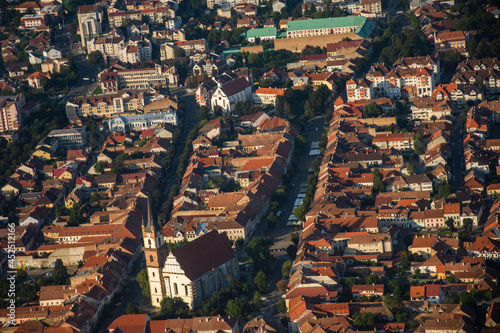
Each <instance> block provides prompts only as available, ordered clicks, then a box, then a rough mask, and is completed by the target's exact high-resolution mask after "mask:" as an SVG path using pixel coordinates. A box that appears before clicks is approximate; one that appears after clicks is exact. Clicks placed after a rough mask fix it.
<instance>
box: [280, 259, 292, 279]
mask: <svg viewBox="0 0 500 333" xmlns="http://www.w3.org/2000/svg"><path fill="white" fill-rule="evenodd" d="M291 270H292V261H291V260H287V261H285V262H284V263H283V266H281V274H282V275H283V277H284V278H287V277H289V276H290V271H291Z"/></svg>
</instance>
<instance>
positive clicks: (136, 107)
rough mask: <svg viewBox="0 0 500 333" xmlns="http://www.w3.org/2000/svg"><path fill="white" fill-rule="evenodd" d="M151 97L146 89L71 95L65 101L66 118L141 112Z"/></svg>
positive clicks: (107, 116) (110, 116) (100, 116)
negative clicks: (93, 94) (92, 94)
mask: <svg viewBox="0 0 500 333" xmlns="http://www.w3.org/2000/svg"><path fill="white" fill-rule="evenodd" d="M152 99H153V97H152V96H150V94H149V91H148V90H143V91H133V90H125V91H118V92H117V93H115V94H106V95H98V96H80V97H71V98H70V99H69V100H68V102H67V103H66V116H67V117H68V119H69V118H73V117H75V116H79V117H97V118H112V117H114V116H116V115H120V114H129V113H136V112H141V111H143V109H144V107H145V106H146V105H147V104H148V103H149V102H150V101H151V100H152Z"/></svg>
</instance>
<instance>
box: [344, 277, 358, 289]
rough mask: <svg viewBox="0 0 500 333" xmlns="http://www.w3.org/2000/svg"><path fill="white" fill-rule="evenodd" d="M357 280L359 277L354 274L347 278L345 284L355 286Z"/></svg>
mask: <svg viewBox="0 0 500 333" xmlns="http://www.w3.org/2000/svg"><path fill="white" fill-rule="evenodd" d="M357 282H358V281H357V279H356V278H355V277H352V276H350V277H348V278H347V279H345V285H346V286H348V287H352V286H354V285H355V284H356V283H357Z"/></svg>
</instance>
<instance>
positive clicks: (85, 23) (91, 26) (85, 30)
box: [78, 6, 102, 47]
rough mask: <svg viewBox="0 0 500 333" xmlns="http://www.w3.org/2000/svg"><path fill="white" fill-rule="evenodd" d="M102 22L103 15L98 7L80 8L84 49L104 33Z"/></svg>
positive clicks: (79, 14)
mask: <svg viewBox="0 0 500 333" xmlns="http://www.w3.org/2000/svg"><path fill="white" fill-rule="evenodd" d="M101 22H102V14H101V12H100V11H99V10H98V9H97V7H95V6H94V8H91V6H82V7H80V8H79V12H78V25H79V28H80V37H81V41H82V46H83V47H86V46H87V42H88V41H89V40H90V39H92V38H94V37H97V36H99V34H100V33H101V32H102V28H101Z"/></svg>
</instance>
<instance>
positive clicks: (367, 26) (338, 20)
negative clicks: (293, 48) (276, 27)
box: [286, 16, 375, 38]
mask: <svg viewBox="0 0 500 333" xmlns="http://www.w3.org/2000/svg"><path fill="white" fill-rule="evenodd" d="M374 26H375V23H374V22H373V21H372V20H370V19H367V18H366V17H363V16H347V17H330V18H321V19H314V20H295V21H289V22H288V25H287V30H286V33H287V37H288V38H294V37H311V36H320V35H331V34H342V33H349V32H354V33H357V34H358V35H360V36H361V37H363V38H368V36H369V35H370V33H371V31H372V29H373V27H374Z"/></svg>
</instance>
